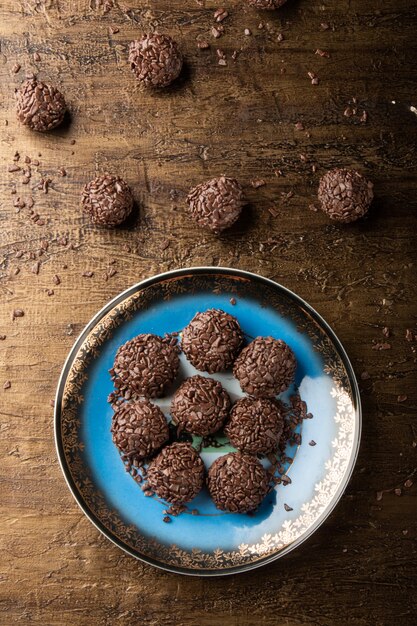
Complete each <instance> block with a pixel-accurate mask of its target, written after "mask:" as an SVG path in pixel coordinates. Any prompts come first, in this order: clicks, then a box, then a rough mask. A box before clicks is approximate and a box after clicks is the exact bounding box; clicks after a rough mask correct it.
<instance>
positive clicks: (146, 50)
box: [129, 33, 182, 87]
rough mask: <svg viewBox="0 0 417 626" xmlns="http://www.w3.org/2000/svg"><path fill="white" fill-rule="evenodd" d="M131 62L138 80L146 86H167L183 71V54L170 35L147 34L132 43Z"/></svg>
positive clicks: (130, 49)
mask: <svg viewBox="0 0 417 626" xmlns="http://www.w3.org/2000/svg"><path fill="white" fill-rule="evenodd" d="M129 63H130V67H131V68H132V71H133V73H134V74H135V76H136V78H137V80H138V81H139V82H140V83H142V84H143V85H145V86H146V87H166V86H167V85H169V84H170V83H172V82H173V81H174V80H175V79H176V78H177V77H178V76H179V74H180V72H181V68H182V54H181V52H180V51H179V49H178V45H177V43H176V42H175V41H174V40H173V39H171V37H169V36H168V35H161V34H159V33H153V34H150V35H147V34H145V35H143V36H142V37H141V39H138V40H136V41H132V43H131V44H130V47H129Z"/></svg>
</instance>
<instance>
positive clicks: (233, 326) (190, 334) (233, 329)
mask: <svg viewBox="0 0 417 626" xmlns="http://www.w3.org/2000/svg"><path fill="white" fill-rule="evenodd" d="M242 343H243V335H242V331H241V328H240V326H239V322H238V321H237V319H236V318H235V317H233V316H232V315H229V313H225V312H224V311H221V310H220V309H208V310H207V311H205V312H204V313H197V314H196V315H195V316H194V318H193V319H192V320H191V322H190V323H189V324H188V326H186V327H185V328H184V330H183V332H182V340H181V346H182V350H183V352H184V354H185V356H186V357H187V359H188V360H189V361H190V362H191V363H192V364H193V365H194V367H195V368H197V369H198V370H201V371H204V372H208V373H209V374H214V373H215V372H221V371H223V370H226V369H227V368H228V367H230V366H231V365H232V363H233V361H234V360H235V358H236V356H237V355H238V353H239V350H240V349H241V347H242Z"/></svg>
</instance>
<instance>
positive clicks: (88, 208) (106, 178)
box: [81, 174, 133, 228]
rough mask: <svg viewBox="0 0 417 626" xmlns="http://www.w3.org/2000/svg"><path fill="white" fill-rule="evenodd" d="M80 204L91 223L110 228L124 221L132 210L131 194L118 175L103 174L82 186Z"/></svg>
mask: <svg viewBox="0 0 417 626" xmlns="http://www.w3.org/2000/svg"><path fill="white" fill-rule="evenodd" d="M81 206H82V209H83V211H85V213H87V214H88V216H89V217H90V219H91V221H92V222H93V224H97V225H99V226H107V227H109V228H112V227H114V226H118V225H119V224H121V223H122V222H124V221H125V220H126V219H127V218H128V217H129V215H130V213H131V212H132V208H133V196H132V192H131V191H130V188H129V187H128V185H127V184H126V183H125V181H124V180H123V179H122V178H120V176H111V175H110V174H103V175H102V176H97V178H95V179H94V180H91V181H90V182H89V183H87V184H86V186H85V187H84V190H83V193H82V196H81Z"/></svg>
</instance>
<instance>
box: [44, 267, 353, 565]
mask: <svg viewBox="0 0 417 626" xmlns="http://www.w3.org/2000/svg"><path fill="white" fill-rule="evenodd" d="M232 303H233V304H232ZM211 307H215V308H221V309H223V310H225V311H228V312H230V313H231V314H232V315H235V316H236V317H237V318H238V320H239V323H240V325H241V327H242V329H243V331H244V333H245V334H246V336H247V338H248V339H250V338H253V337H256V336H259V335H263V336H266V335H272V336H274V337H276V338H280V339H283V340H284V341H286V342H287V343H288V344H289V345H290V346H291V348H292V349H293V350H294V352H295V354H296V357H297V364H298V366H297V373H296V381H295V386H293V388H292V389H290V390H289V391H288V392H286V394H284V395H282V396H281V397H280V399H281V400H282V401H283V402H284V403H289V398H290V396H291V395H292V394H294V393H295V392H296V391H298V392H299V393H300V396H301V397H302V399H303V400H304V401H305V402H306V403H307V407H308V411H309V412H311V413H312V414H313V416H314V417H313V419H306V420H304V421H303V422H302V425H301V426H298V427H297V428H298V432H299V433H300V434H301V438H302V443H301V445H299V446H295V445H293V446H292V447H290V446H288V449H287V450H286V455H287V456H288V457H290V458H292V459H293V462H292V463H291V464H290V465H288V463H287V465H286V466H285V468H284V469H285V472H286V474H287V475H288V476H289V478H290V479H291V483H290V484H287V485H284V484H279V485H277V486H276V487H275V489H274V490H273V491H272V492H271V494H270V495H269V496H268V497H267V498H266V499H265V501H264V502H263V504H262V506H261V507H260V508H259V510H258V511H257V512H256V513H255V514H253V515H251V516H249V515H239V514H229V513H224V512H221V511H218V510H217V509H216V508H215V507H214V505H213V503H212V501H211V499H210V497H209V494H208V492H207V491H206V490H205V489H204V490H203V491H202V492H201V493H200V494H199V495H198V497H197V498H195V500H194V501H193V502H192V503H190V505H189V507H188V511H187V512H185V513H182V514H181V515H179V516H178V517H174V518H172V522H171V523H169V524H168V523H164V521H163V517H164V514H163V510H164V508H165V506H164V504H163V503H161V502H160V501H159V500H158V499H157V498H149V497H146V496H145V495H144V494H143V492H142V490H141V489H140V487H139V485H138V484H137V483H136V482H135V481H134V480H133V479H132V477H131V476H130V475H129V473H128V472H126V471H125V467H124V465H123V462H122V461H121V458H120V456H119V454H118V451H117V449H116V447H115V446H114V445H113V443H112V439H111V434H110V425H111V417H112V409H111V407H110V405H109V404H108V402H107V396H108V395H109V393H110V392H111V391H112V382H111V380H110V376H109V373H108V370H109V369H110V368H111V367H112V364H113V360H114V356H115V353H116V351H117V348H118V347H119V346H120V345H121V344H122V343H124V342H125V341H127V340H128V339H131V338H132V337H134V336H135V335H137V334H139V333H156V334H159V335H164V334H165V333H170V332H174V331H180V330H181V329H182V328H183V327H184V326H185V325H186V324H187V323H188V322H189V321H190V320H191V319H192V317H193V316H194V315H195V313H196V312H197V311H204V310H206V309H208V308H211ZM181 359H182V363H181V372H180V376H179V378H178V381H176V383H175V387H174V388H173V389H172V390H170V391H171V393H170V395H172V393H173V392H174V391H175V388H176V387H177V386H178V384H179V383H180V382H181V380H183V379H184V377H186V376H189V375H190V374H193V373H195V372H196V370H195V369H194V368H193V367H192V366H191V365H190V364H188V363H187V362H186V360H185V359H184V356H183V355H182V356H181ZM213 378H217V379H218V380H220V381H221V382H222V383H223V385H224V386H225V387H226V389H227V390H228V391H229V393H230V395H231V396H232V398H233V399H236V398H237V397H239V396H241V395H243V394H242V392H241V391H240V388H239V386H238V384H237V383H236V381H234V380H233V377H232V375H231V373H230V372H226V373H224V374H220V375H214V376H213ZM158 404H159V405H160V406H161V407H162V409H163V410H164V412H165V414H166V415H167V417H168V419H169V404H170V397H167V398H163V399H161V400H158ZM360 429H361V410H360V400H359V394H358V387H357V383H356V380H355V376H354V373H353V371H352V367H351V365H350V363H349V360H348V358H347V356H346V353H345V351H344V350H343V348H342V346H341V344H340V342H339V341H338V339H337V337H336V336H335V334H334V333H333V332H332V330H331V329H330V328H329V327H328V326H327V324H326V323H325V322H324V320H323V319H322V318H321V317H320V316H319V315H318V314H317V313H316V312H315V311H314V310H313V309H312V308H311V307H310V306H309V305H308V304H307V303H306V302H304V301H303V300H302V299H301V298H299V297H298V296H296V295H295V294H293V293H292V292H290V291H288V290H287V289H285V288H284V287H282V286H280V285H278V284H276V283H274V282H272V281H271V280H268V279H266V278H262V277H260V276H256V275H255V274H249V273H247V272H243V271H240V270H233V269H223V268H217V267H216V268H210V267H208V268H193V269H184V270H177V271H174V272H168V273H166V274H161V275H159V276H155V277H153V278H150V279H147V280H145V281H143V282H141V283H139V284H137V285H135V286H134V287H131V288H130V289H128V290H127V291H125V292H124V293H122V294H120V295H119V296H117V297H116V298H115V299H114V300H112V301H111V302H110V303H109V304H107V305H106V306H105V307H104V308H103V309H102V310H101V311H99V312H98V313H97V315H95V317H94V318H93V319H92V320H91V322H90V323H89V324H88V325H87V326H86V328H85V329H84V331H83V332H82V333H81V335H80V337H79V338H78V339H77V341H76V343H75V345H74V347H73V348H72V350H71V352H70V354H69V356H68V359H67V361H66V363H65V366H64V369H63V372H62V375H61V379H60V382H59V386H58V391H57V397H56V405H55V436H56V445H57V450H58V455H59V459H60V462H61V466H62V470H63V472H64V475H65V478H66V480H67V482H68V485H69V488H70V489H71V491H72V493H73V495H74V497H75V498H76V500H77V502H78V504H79V505H80V507H81V508H82V510H83V511H84V513H85V514H86V515H87V517H88V518H89V519H90V520H91V521H92V522H93V524H95V525H96V526H97V528H98V529H99V530H101V532H103V533H104V534H105V535H106V537H108V538H109V539H110V540H111V541H113V542H114V543H115V544H117V545H118V546H119V547H120V548H122V549H124V550H125V551H126V552H128V553H129V554H131V555H133V556H135V557H137V558H140V559H142V560H144V561H146V562H148V563H151V564H152V565H156V566H158V567H162V568H164V569H167V570H171V571H174V572H179V573H184V574H194V575H211V576H213V575H224V574H232V573H235V572H242V571H245V570H248V569H251V568H254V567H259V566H260V565H263V564H264V563H268V562H269V561H272V560H273V559H276V558H278V557H280V556H282V555H284V554H286V553H287V552H289V550H292V549H293V548H295V547H296V546H299V545H300V544H301V543H302V542H303V541H305V539H307V537H309V536H310V535H311V534H312V533H313V532H314V531H315V530H316V529H317V528H318V526H319V525H320V524H321V523H322V522H323V521H324V520H325V519H326V517H327V516H328V515H329V513H330V512H331V510H332V509H333V508H334V506H335V504H336V503H337V502H338V500H339V499H340V497H341V495H342V493H343V491H344V489H345V487H346V484H347V482H348V480H349V477H350V475H351V473H352V470H353V466H354V463H355V460H356V455H357V451H358V446H359V440H360ZM314 443H315V445H314ZM231 449H232V448H231V447H230V445H229V444H228V442H227V440H225V439H224V438H222V437H219V438H217V440H215V441H212V442H211V443H210V444H209V445H208V447H205V448H203V450H202V458H203V460H204V463H205V465H206V467H207V468H208V467H209V466H210V464H211V463H212V462H213V461H214V460H215V459H216V458H217V457H218V456H219V455H220V454H224V453H225V452H228V451H230V450H231ZM284 505H286V506H284ZM192 509H195V510H197V511H198V513H199V514H198V515H193V514H191V510H192ZM289 509H290V510H289Z"/></svg>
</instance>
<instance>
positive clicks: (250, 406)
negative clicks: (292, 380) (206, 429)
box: [225, 398, 284, 454]
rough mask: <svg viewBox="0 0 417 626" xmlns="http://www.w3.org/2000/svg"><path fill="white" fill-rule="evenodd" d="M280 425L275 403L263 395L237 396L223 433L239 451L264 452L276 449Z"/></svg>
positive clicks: (281, 423) (280, 419)
mask: <svg viewBox="0 0 417 626" xmlns="http://www.w3.org/2000/svg"><path fill="white" fill-rule="evenodd" d="M283 427H284V420H283V416H282V415H281V412H280V410H279V408H278V406H277V405H276V404H274V403H273V402H271V401H270V400H266V399H264V398H261V399H257V398H241V399H240V400H238V401H237V402H236V404H235V405H234V406H233V409H232V411H231V413H230V421H229V422H228V424H227V425H226V428H225V433H226V435H227V436H228V437H229V439H230V442H231V443H232V445H233V446H234V447H235V448H237V449H238V450H240V452H246V453H248V454H268V453H270V452H274V451H276V450H277V448H278V444H279V440H280V437H281V434H282V430H283Z"/></svg>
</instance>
